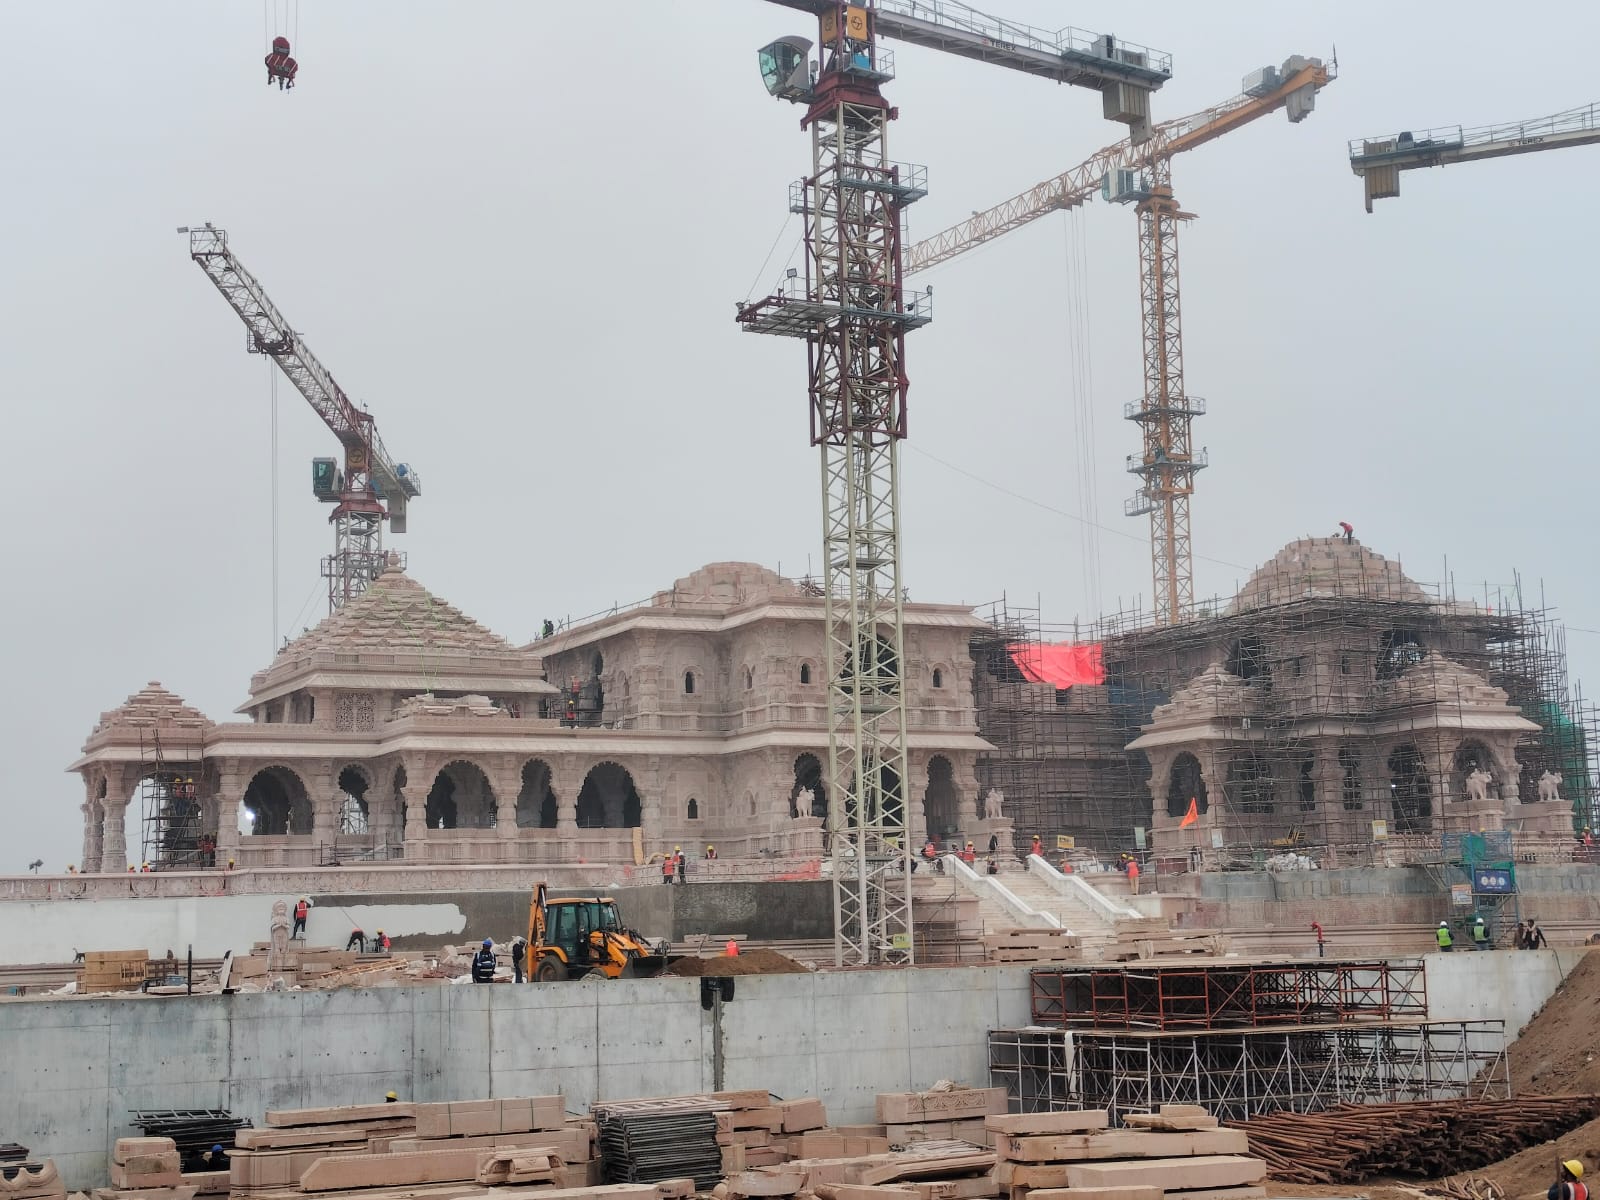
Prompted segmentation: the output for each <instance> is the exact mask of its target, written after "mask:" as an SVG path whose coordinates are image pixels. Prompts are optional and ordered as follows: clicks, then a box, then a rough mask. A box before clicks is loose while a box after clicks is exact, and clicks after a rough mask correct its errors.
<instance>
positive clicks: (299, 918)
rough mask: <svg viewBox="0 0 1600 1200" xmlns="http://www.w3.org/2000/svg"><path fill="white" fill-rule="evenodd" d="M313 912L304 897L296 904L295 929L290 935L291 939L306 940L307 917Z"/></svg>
mask: <svg viewBox="0 0 1600 1200" xmlns="http://www.w3.org/2000/svg"><path fill="white" fill-rule="evenodd" d="M310 912H311V904H310V902H309V901H307V900H306V898H305V897H304V896H301V897H300V899H298V900H296V901H295V902H294V929H292V930H291V931H290V933H289V936H290V937H291V938H300V939H302V940H304V938H305V933H306V916H307V915H308V914H309V913H310Z"/></svg>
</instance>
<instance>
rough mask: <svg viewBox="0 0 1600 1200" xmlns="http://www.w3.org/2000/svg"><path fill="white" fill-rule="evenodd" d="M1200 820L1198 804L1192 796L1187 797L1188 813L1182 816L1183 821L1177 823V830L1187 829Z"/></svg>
mask: <svg viewBox="0 0 1600 1200" xmlns="http://www.w3.org/2000/svg"><path fill="white" fill-rule="evenodd" d="M1199 819H1200V802H1199V801H1198V800H1196V799H1195V798H1194V797H1193V796H1190V797H1189V811H1188V812H1186V813H1184V814H1183V820H1181V821H1179V822H1178V828H1179V829H1187V828H1189V826H1191V825H1193V824H1194V823H1195V822H1196V821H1198V820H1199Z"/></svg>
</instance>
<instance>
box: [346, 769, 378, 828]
mask: <svg viewBox="0 0 1600 1200" xmlns="http://www.w3.org/2000/svg"><path fill="white" fill-rule="evenodd" d="M371 786H372V781H371V780H369V779H368V778H367V776H366V773H365V772H364V771H362V770H361V768H360V767H355V766H349V767H346V768H345V769H344V770H342V771H340V772H339V832H340V833H344V834H360V833H367V832H368V831H369V830H370V829H371V813H370V812H369V811H368V809H367V791H368V789H369V788H370V787H371Z"/></svg>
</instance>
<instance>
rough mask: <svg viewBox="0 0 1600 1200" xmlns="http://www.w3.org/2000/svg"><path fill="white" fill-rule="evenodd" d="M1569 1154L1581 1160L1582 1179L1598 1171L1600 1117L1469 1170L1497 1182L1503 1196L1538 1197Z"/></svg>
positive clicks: (1529, 1199)
mask: <svg viewBox="0 0 1600 1200" xmlns="http://www.w3.org/2000/svg"><path fill="white" fill-rule="evenodd" d="M1513 1103H1515V1101H1513ZM1569 1158H1575V1159H1577V1160H1578V1161H1579V1162H1581V1163H1583V1175H1584V1181H1585V1182H1588V1181H1589V1180H1591V1179H1594V1178H1595V1176H1596V1175H1597V1174H1600V1121H1590V1122H1589V1123H1588V1124H1587V1125H1580V1126H1578V1128H1576V1129H1574V1130H1572V1131H1571V1132H1570V1133H1566V1134H1563V1135H1562V1136H1561V1137H1559V1138H1557V1139H1556V1140H1555V1141H1553V1142H1545V1143H1544V1144H1543V1145H1541V1146H1534V1147H1533V1148H1532V1149H1529V1150H1524V1151H1523V1152H1522V1153H1521V1154H1513V1155H1512V1156H1511V1157H1510V1158H1507V1159H1502V1160H1501V1161H1500V1162H1497V1163H1495V1164H1494V1165H1493V1166H1488V1167H1484V1168H1483V1169H1481V1170H1478V1171H1473V1172H1472V1174H1473V1175H1474V1176H1476V1177H1477V1178H1479V1179H1488V1180H1490V1181H1491V1182H1493V1183H1495V1184H1497V1185H1498V1186H1499V1187H1500V1188H1501V1190H1502V1191H1504V1192H1505V1194H1506V1200H1540V1198H1542V1197H1543V1196H1544V1194H1545V1190H1546V1189H1547V1188H1549V1186H1550V1185H1551V1184H1552V1183H1554V1182H1555V1178H1556V1167H1557V1166H1558V1165H1559V1164H1561V1163H1563V1162H1565V1161H1566V1160H1567V1159H1569Z"/></svg>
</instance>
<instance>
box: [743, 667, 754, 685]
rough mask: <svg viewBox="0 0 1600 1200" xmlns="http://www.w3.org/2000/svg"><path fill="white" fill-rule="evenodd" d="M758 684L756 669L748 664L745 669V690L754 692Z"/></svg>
mask: <svg viewBox="0 0 1600 1200" xmlns="http://www.w3.org/2000/svg"><path fill="white" fill-rule="evenodd" d="M755 686H756V669H755V668H754V667H752V666H750V665H748V664H746V666H745V669H744V690H745V691H747V692H752V691H754V690H755Z"/></svg>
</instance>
